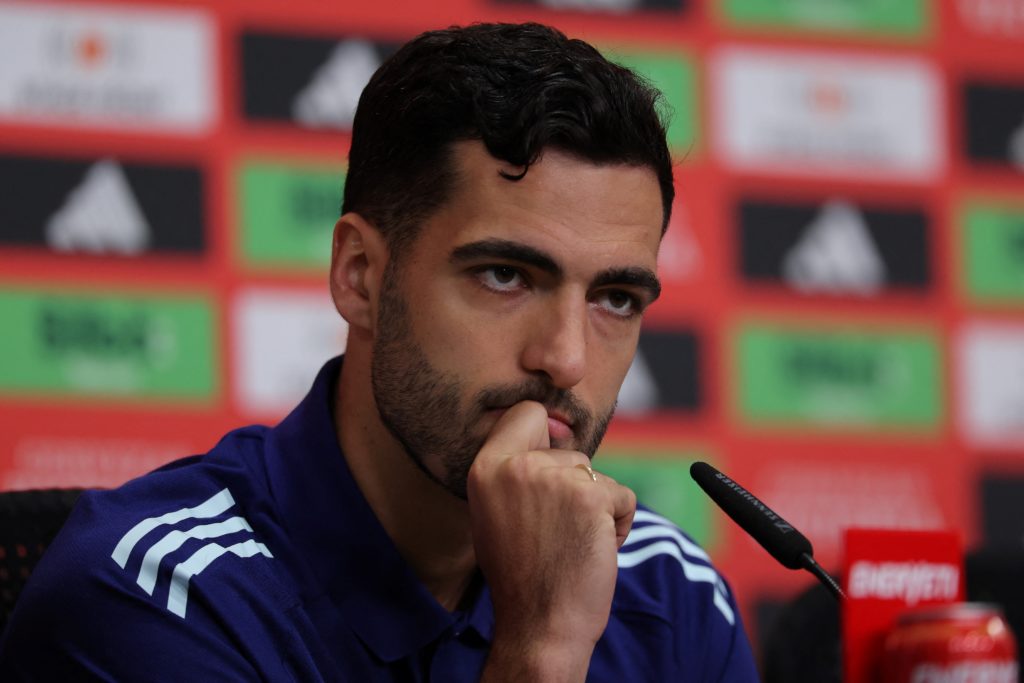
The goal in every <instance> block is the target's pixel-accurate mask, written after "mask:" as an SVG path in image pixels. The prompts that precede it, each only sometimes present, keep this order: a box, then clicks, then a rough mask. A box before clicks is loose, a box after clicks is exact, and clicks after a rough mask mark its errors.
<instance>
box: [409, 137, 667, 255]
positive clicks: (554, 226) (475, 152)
mask: <svg viewBox="0 0 1024 683" xmlns="http://www.w3.org/2000/svg"><path fill="white" fill-rule="evenodd" d="M453 161H454V166H455V168H456V170H457V178H456V180H455V184H454V187H453V192H452V196H451V198H450V199H449V201H448V202H447V203H446V204H445V205H444V206H443V207H442V208H441V209H440V210H439V211H438V212H437V214H436V215H435V216H433V217H432V218H431V219H430V220H428V221H427V224H426V225H424V234H422V235H421V237H422V239H421V240H420V243H421V244H426V245H429V246H430V248H431V250H434V249H437V250H438V251H443V252H444V253H447V252H448V251H450V249H452V248H454V247H457V246H459V245H460V244H465V243H468V242H473V241H476V240H481V239H505V240H511V241H517V242H522V243H525V244H528V245H530V246H532V247H535V248H537V249H540V250H543V251H545V252H547V253H550V254H551V255H552V256H553V257H554V258H556V259H557V260H559V261H564V262H565V265H566V266H567V267H571V266H573V265H574V264H575V265H578V266H579V267H584V268H585V267H586V266H588V265H589V266H592V267H593V268H595V269H596V268H606V267H609V266H637V265H639V266H646V267H648V268H650V269H652V270H653V269H654V266H655V262H656V259H657V253H658V245H659V244H660V242H661V224H662V218H663V216H662V203H661V189H660V187H659V185H658V181H657V176H656V175H655V173H654V171H653V170H652V169H650V168H646V167H639V166H628V165H624V164H600V165H599V164H594V163H592V162H589V161H586V160H581V159H579V158H578V157H575V156H572V155H569V154H565V153H563V152H559V151H557V150H547V151H545V153H544V155H543V156H542V157H541V158H540V159H539V160H538V161H537V163H535V164H533V165H532V166H530V169H529V171H528V172H527V173H526V175H525V176H524V177H523V178H521V179H519V180H516V181H512V180H509V179H508V178H505V177H503V176H502V175H501V173H500V172H501V171H505V172H506V173H509V174H518V173H520V172H521V170H522V169H521V168H518V167H512V166H509V165H508V164H506V163H504V162H502V161H499V160H497V159H495V158H494V157H492V156H491V155H490V154H489V153H488V152H487V151H486V149H485V148H484V146H483V145H482V144H481V143H480V142H477V141H465V142H459V143H456V144H455V146H454V149H453ZM442 245H443V248H442Z"/></svg>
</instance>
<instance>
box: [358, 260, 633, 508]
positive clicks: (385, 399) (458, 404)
mask: <svg viewBox="0 0 1024 683" xmlns="http://www.w3.org/2000/svg"><path fill="white" fill-rule="evenodd" d="M393 265H394V263H389V264H388V267H387V272H385V274H384V277H383V283H384V284H383V286H382V289H381V296H380V309H379V312H378V316H377V337H376V339H375V340H374V343H373V358H372V361H371V366H370V374H371V381H372V385H373V397H374V401H375V402H376V404H377V412H378V413H379V414H380V417H381V421H382V422H383V423H384V426H385V427H386V428H387V429H388V431H389V432H390V433H391V435H392V436H394V437H395V439H396V440H397V441H398V442H399V443H400V444H402V447H403V448H404V449H405V451H406V453H407V454H408V455H409V457H410V458H411V459H412V461H413V462H414V463H416V465H417V466H418V467H419V468H420V469H421V470H422V471H423V472H424V474H426V475H427V477H429V478H430V479H432V480H433V481H435V482H436V483H438V484H440V485H441V486H442V487H443V488H444V489H445V490H447V491H448V492H449V493H451V494H452V495H454V496H457V497H459V498H462V499H463V500H465V499H466V480H467V478H468V476H469V468H470V467H471V466H472V465H473V461H474V460H475V459H476V455H477V453H478V452H479V451H480V449H481V448H482V447H483V445H484V443H485V442H486V441H487V436H488V434H487V433H486V432H483V431H481V429H480V428H479V425H480V422H481V419H482V418H483V416H484V414H485V413H486V412H487V411H488V410H491V409H496V408H508V407H509V406H512V405H514V404H516V403H519V402H521V401H527V400H531V401H537V402H539V403H542V404H544V405H545V406H547V407H548V408H549V409H558V410H559V411H560V412H563V413H565V414H566V415H567V416H568V417H569V419H570V420H571V421H572V422H573V432H574V434H575V437H574V440H573V443H572V444H564V445H563V444H557V446H558V447H565V448H572V449H575V450H578V451H580V452H582V453H585V454H586V455H587V456H589V457H590V458H593V457H594V453H595V452H596V451H597V447H598V446H599V445H600V443H601V440H602V439H603V438H604V434H605V431H606V430H607V428H608V423H609V422H610V421H611V418H612V414H613V413H614V405H613V406H612V408H611V409H610V410H608V411H607V412H606V413H604V414H603V415H600V416H599V417H598V418H597V419H595V417H594V416H593V415H592V414H591V413H590V411H588V410H587V409H586V408H585V407H584V406H583V404H582V403H581V402H580V401H579V400H578V399H577V398H576V397H575V396H574V395H573V393H572V392H571V391H569V390H565V389H559V388H557V387H554V386H552V385H551V384H550V382H549V381H547V380H546V379H544V378H543V377H539V376H537V377H530V378H528V379H526V380H525V381H523V382H520V383H518V384H504V385H492V386H490V387H487V388H485V389H482V390H481V391H479V392H477V393H476V394H475V395H474V396H472V397H471V398H470V400H469V405H468V406H463V405H462V398H461V397H462V396H463V395H465V393H466V390H465V386H464V384H463V383H461V382H460V381H459V380H458V379H456V378H453V377H449V376H446V375H445V374H444V373H442V372H441V371H439V370H437V368H435V367H434V366H433V365H431V363H430V361H429V360H428V359H427V357H426V355H425V354H424V353H423V351H422V349H421V348H420V346H419V344H418V343H417V342H416V339H415V336H414V334H413V331H412V325H411V317H410V315H409V309H408V306H407V305H406V302H405V300H404V299H403V298H402V296H401V294H400V293H399V291H398V288H399V282H398V276H397V272H392V271H396V270H397V268H392V266H393ZM552 445H553V446H556V444H552ZM430 461H436V462H439V463H440V468H439V469H440V471H439V472H435V471H433V470H432V469H431V468H430V466H429V465H428V463H429V462H430Z"/></svg>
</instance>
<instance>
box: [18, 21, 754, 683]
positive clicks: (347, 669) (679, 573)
mask: <svg viewBox="0 0 1024 683" xmlns="http://www.w3.org/2000/svg"><path fill="white" fill-rule="evenodd" d="M655 100H656V93H655V92H654V91H652V90H651V89H650V88H648V87H647V86H646V85H644V84H643V83H642V82H640V81H639V80H637V79H636V77H635V76H634V75H633V74H632V73H630V72H629V71H627V70H625V69H622V68H620V67H617V66H614V65H612V64H610V63H608V62H607V61H605V60H604V59H603V58H602V57H601V56H600V55H599V54H598V53H597V52H596V51H595V50H594V49H593V48H591V47H590V46H588V45H586V44H585V43H582V42H580V41H570V40H567V39H566V38H565V37H564V36H562V35H561V34H560V33H558V32H556V31H554V30H552V29H549V28H546V27H542V26H538V25H523V26H510V25H479V26H472V27H469V28H464V29H449V30H446V31H437V32H431V33H427V34H424V35H422V36H420V37H418V38H416V39H415V40H413V41H412V42H410V43H409V44H407V45H406V46H405V47H403V48H402V49H401V50H399V52H398V53H397V54H395V55H394V56H393V57H392V58H391V59H390V60H389V61H388V62H387V63H386V64H385V65H384V66H382V67H381V69H380V70H379V71H378V72H377V73H376V74H375V75H374V77H373V79H372V80H371V82H370V83H369V85H368V86H367V88H366V90H365V92H364V94H363V97H362V99H361V100H360V104H359V110H358V112H357V114H356V118H355V123H354V129H353V139H352V147H351V152H350V164H349V175H348V178H347V183H346V188H345V198H344V206H343V215H342V216H341V218H340V219H339V221H338V223H337V225H336V228H335V235H334V244H333V259H332V265H331V278H330V288H331V294H332V296H333V298H334V302H335V305H336V307H337V309H338V311H339V312H340V314H341V315H342V316H343V317H344V318H345V319H346V320H347V321H348V324H349V338H348V345H347V350H346V354H345V357H344V359H343V361H342V360H341V359H335V360H334V361H332V362H330V363H328V364H327V365H326V366H325V368H324V369H323V370H322V371H321V373H320V375H319V377H318V378H317V380H316V382H315V383H314V386H313V388H312V390H311V392H310V394H309V396H307V398H306V399H305V400H304V401H303V402H302V403H301V404H300V405H299V407H298V408H297V409H296V410H295V411H294V412H293V413H292V414H291V415H290V416H289V417H288V418H287V419H285V420H284V421H283V422H282V423H281V424H280V425H279V426H277V427H276V428H274V429H266V428H262V427H253V428H248V429H243V430H239V431H237V432H233V433H231V434H229V435H228V436H226V437H225V438H224V439H223V440H222V441H221V442H220V443H219V444H218V445H217V446H216V447H215V448H214V449H213V450H212V451H210V453H208V454H207V455H205V456H201V457H194V458H190V459H186V460H184V461H179V462H177V463H173V464H171V465H168V466H167V467H164V468H162V469H160V470H157V471H156V472H153V473H151V474H149V475H147V476H145V477H142V478H140V479H137V480H135V481H132V482H129V483H128V484H126V485H125V486H123V487H121V488H120V489H117V490H114V491H109V492H100V493H89V494H86V495H85V496H83V500H82V502H81V503H80V504H79V506H78V508H77V509H76V510H75V513H74V514H73V515H72V518H71V520H70V521H69V522H68V524H67V525H66V527H65V529H64V530H63V531H62V533H61V536H60V537H59V538H58V540H57V541H56V542H55V543H54V545H53V546H52V547H51V550H50V552H49V554H48V556H47V558H46V559H45V560H44V561H43V562H42V563H41V564H40V566H39V567H38V569H37V570H36V572H35V574H34V575H33V583H32V584H31V585H30V586H29V587H28V588H27V589H26V591H25V593H24V595H23V597H22V600H21V602H20V604H19V609H18V611H17V613H16V614H15V615H14V617H13V620H12V625H11V631H10V633H9V634H8V636H7V638H6V641H5V643H4V649H3V654H2V656H0V657H2V664H0V675H5V676H7V677H8V678H9V679H13V680H19V679H28V680H31V679H36V680H51V679H53V680H56V679H62V680H65V679H83V678H85V679H88V678H100V679H113V680H204V681H205V680H274V681H278V680H297V681H318V680H332V681H333V680H346V681H360V682H362V681H419V680H432V681H476V680H484V681H495V682H497V681H582V680H585V679H586V680H592V681H617V682H618V681H670V680H671V681H730V682H734V681H738V682H743V681H751V680H756V673H755V671H754V667H753V664H752V661H751V655H750V648H749V645H748V643H747V639H746V637H745V635H744V633H743V629H742V625H741V623H740V617H739V613H738V611H737V609H736V603H735V601H734V600H733V597H732V595H731V594H730V593H729V591H728V589H727V588H726V586H725V584H724V582H723V581H722V580H721V579H720V578H719V576H718V575H717V574H716V573H715V571H714V570H713V569H712V568H711V566H710V564H709V562H708V559H707V556H706V555H705V554H704V553H703V551H701V550H700V548H698V547H696V546H695V545H694V544H693V543H692V542H691V541H690V540H689V539H687V538H686V537H685V536H684V535H682V533H681V532H679V531H678V530H677V529H675V528H674V527H673V526H671V524H669V523H668V522H667V521H666V520H664V519H662V518H660V517H658V516H657V515H655V514H653V513H652V512H650V511H647V510H643V509H641V510H635V500H634V497H633V494H632V493H631V492H630V491H629V490H628V489H626V488H625V487H623V486H621V485H619V484H618V483H616V482H614V481H612V480H611V479H610V478H609V477H606V476H604V475H602V474H599V473H597V472H595V471H594V470H592V469H591V468H590V458H591V457H592V456H593V454H594V451H595V450H596V449H597V446H598V444H599V443H600V441H601V438H602V435H603V434H604V431H605V427H606V426H607V424H608V421H609V420H610V418H611V414H612V411H613V408H614V405H615V398H616V394H617V392H618V389H619V386H620V385H621V383H622V380H623V378H624V377H625V374H626V371H627V370H628V368H629V365H630V362H631V359H632V357H633V354H634V352H635V350H636V344H637V339H638V336H639V332H640V320H641V316H642V313H643V310H644V309H645V308H646V307H647V306H648V305H649V304H650V303H651V302H653V301H654V299H656V298H657V296H658V290H659V286H658V281H657V278H656V276H655V264H656V258H657V252H658V246H659V243H660V240H661V235H662V233H663V231H664V229H665V226H666V225H667V221H668V216H669V211H670V208H671V203H672V198H673V187H672V169H671V162H670V159H669V154H668V150H667V147H666V144H665V135H664V129H663V126H662V124H661V122H660V121H659V119H658V116H657V114H656V112H655ZM339 447H340V448H339ZM627 535H628V536H627Z"/></svg>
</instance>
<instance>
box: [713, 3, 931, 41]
mask: <svg viewBox="0 0 1024 683" xmlns="http://www.w3.org/2000/svg"><path fill="white" fill-rule="evenodd" d="M721 7H722V13H723V14H724V15H725V17H726V18H727V19H728V20H729V22H730V23H732V24H734V25H740V26H744V25H746V26H776V27H787V28H789V27H791V28H800V29H808V30H812V31H813V30H821V31H831V32H839V33H859V34H863V35H872V34H878V35H892V36H904V37H920V36H922V35H924V33H925V31H926V30H928V27H929V25H930V24H931V16H930V9H931V6H930V5H929V3H928V0H723V1H722V4H721Z"/></svg>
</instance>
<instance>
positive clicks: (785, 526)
mask: <svg viewBox="0 0 1024 683" xmlns="http://www.w3.org/2000/svg"><path fill="white" fill-rule="evenodd" d="M690 476H691V477H693V480H694V481H696V482H697V484H698V485H700V487H701V488H702V489H704V492H705V493H707V494H708V496H710V497H711V500H713V501H715V502H716V503H717V504H718V506H719V507H720V508H722V510H724V511H725V513H726V514H727V515H729V516H730V517H731V518H732V520H733V521H734V522H736V523H737V524H739V525H740V527H741V528H742V529H743V530H744V531H746V532H747V533H748V534H750V535H751V536H752V537H753V538H754V540H755V541H757V542H758V543H760V544H761V546H762V547H763V548H764V549H765V550H767V551H768V552H769V553H770V554H771V556H772V557H774V558H775V559H776V560H778V561H779V562H780V563H782V565H783V566H784V567H787V568H789V569H803V568H805V560H802V559H801V556H802V555H803V554H805V553H806V554H807V555H808V556H813V555H814V550H813V548H812V547H811V542H810V541H808V540H807V537H806V536H804V535H803V534H801V533H800V532H799V531H797V530H796V529H795V528H793V525H792V524H789V523H788V522H787V521H786V520H784V519H782V517H780V516H779V515H777V514H775V512H773V511H772V510H771V508H769V507H768V506H767V505H765V504H764V503H762V502H761V501H760V500H758V499H757V497H755V496H754V495H753V494H751V493H750V492H748V491H747V490H746V489H745V488H743V487H742V486H740V485H739V484H737V483H736V482H735V481H733V480H732V479H730V478H729V477H727V476H725V475H724V474H722V473H721V472H719V471H718V470H716V469H715V468H714V467H712V466H711V465H709V464H707V463H706V462H695V463H693V465H691V466H690Z"/></svg>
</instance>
